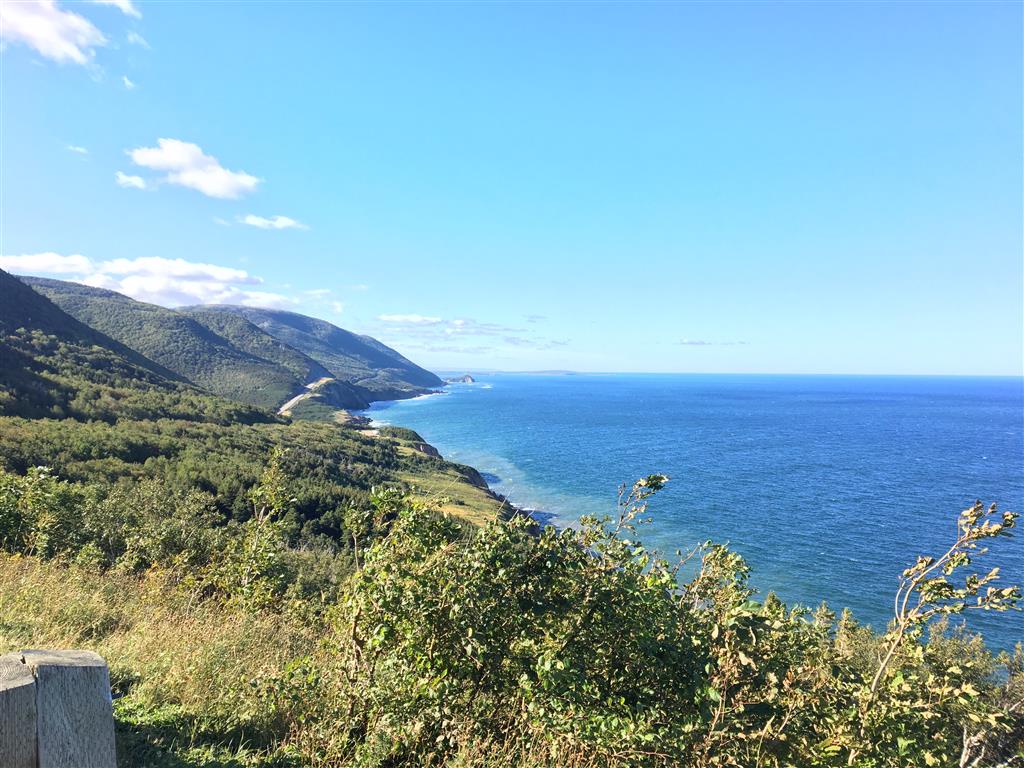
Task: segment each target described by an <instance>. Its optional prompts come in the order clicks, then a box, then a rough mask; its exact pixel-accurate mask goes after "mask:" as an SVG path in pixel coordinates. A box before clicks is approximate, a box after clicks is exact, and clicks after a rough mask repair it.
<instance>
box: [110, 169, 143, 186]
mask: <svg viewBox="0 0 1024 768" xmlns="http://www.w3.org/2000/svg"><path fill="white" fill-rule="evenodd" d="M114 180H115V181H117V186H119V187H124V188H125V189H146V180H145V179H144V178H142V177H141V176H129V175H128V174H127V173H124V172H123V171H118V172H117V173H115V174H114Z"/></svg>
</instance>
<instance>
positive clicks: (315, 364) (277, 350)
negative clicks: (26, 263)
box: [22, 277, 441, 409]
mask: <svg viewBox="0 0 1024 768" xmlns="http://www.w3.org/2000/svg"><path fill="white" fill-rule="evenodd" d="M22 280H23V281H24V282H25V283H27V284H28V285H30V286H31V287H32V288H34V289H35V290H36V291H38V292H40V293H42V294H43V295H45V296H46V297H47V298H49V299H51V300H52V301H53V302H54V303H55V304H57V305H58V306H59V307H60V308H61V309H63V310H64V311H65V312H67V313H68V314H70V315H72V316H73V317H74V318H75V319H77V320H79V321H81V322H82V323H84V324H86V325H88V326H89V327H91V328H93V329H96V330H97V331H100V332H102V333H104V334H107V335H108V336H110V337H111V338H113V339H114V340H116V341H118V342H120V343H121V344H123V345H125V346H126V347H128V348H130V349H132V350H134V351H135V352H137V353H139V354H140V355H143V356H145V358H147V359H149V360H151V361H153V362H154V363H156V364H158V365H159V366H161V367H163V368H164V369H165V370H166V371H169V372H173V373H174V374H175V375H177V376H178V377H180V378H182V379H183V380H186V381H188V382H191V383H193V384H195V385H197V386H199V387H202V388H203V389H206V390H208V391H209V392H212V393H214V394H217V395H220V396H222V397H226V398H229V399H231V400H237V401H239V402H243V403H248V404H250V405H256V406H259V407H262V408H271V409H274V408H277V407H278V406H280V405H281V404H282V403H284V402H285V401H286V400H288V399H289V398H290V397H292V396H293V395H296V394H298V393H300V392H302V391H303V388H304V386H305V385H306V384H308V383H311V382H313V381H317V380H319V379H322V378H337V379H339V380H340V381H339V382H338V383H337V384H336V385H334V386H333V387H332V390H331V392H332V398H331V400H330V406H331V407H335V408H365V407H366V406H367V405H368V404H369V402H370V401H372V400H381V399H387V398H392V397H394V398H401V397H409V396H410V395H415V394H419V393H420V392H423V391H425V388H426V387H430V386H439V385H440V384H441V381H440V379H438V378H437V377H436V376H434V375H433V374H431V373H429V372H428V371H425V370H423V369H422V368H419V367H418V366H416V365H414V364H413V363H411V362H409V361H408V360H406V359H405V358H404V357H402V356H401V355H400V354H398V353H397V352H395V351H394V350H393V349H390V348H389V347H386V346H384V345H383V344H381V343H380V342H377V341H376V340H374V339H370V338H369V337H364V336H356V335H355V334H352V333H349V332H348V331H344V330H342V329H340V328H336V327H335V326H333V325H331V324H330V323H325V322H324V321H321V320H315V319H313V318H309V317H305V316H304V315H296V314H294V313H287V312H285V313H279V312H270V311H269V310H249V309H248V308H244V307H205V306H202V307H190V308H185V309H182V310H172V309H167V308H165V307H160V306H157V305H155V304H147V303H145V302H141V301H136V300H134V299H131V298H129V297H127V296H124V295H122V294H119V293H116V292H114V291H108V290H105V289H103V288H94V287H91V286H86V285H81V284H78V283H72V282H66V281H62V280H50V279H46V278H39V277H25V278H22ZM250 313H253V314H252V315H251V316H250ZM260 313H268V314H269V315H272V316H274V317H277V316H279V315H283V316H287V317H288V319H289V321H290V322H291V323H292V325H293V326H294V327H296V328H307V329H309V331H308V332H297V333H293V334H291V335H290V336H289V335H288V334H283V335H282V334H281V333H277V332H275V331H276V329H277V328H278V326H282V327H283V326H284V324H283V323H281V322H277V321H274V322H272V323H269V325H270V326H271V327H268V328H264V327H261V326H262V325H267V324H268V323H267V320H266V319H265V318H264V316H263V315H262V314H260ZM253 320H257V321H259V322H258V323H254V322H253ZM289 327H291V326H289ZM328 329H329V330H328ZM321 336H322V337H323V340H322V341H320V342H319V344H317V343H313V341H314V340H316V339H319V338H320V337H321ZM292 340H295V341H297V342H298V343H297V344H293V343H291V342H292ZM307 348H308V349H311V350H313V352H312V353H309V352H307Z"/></svg>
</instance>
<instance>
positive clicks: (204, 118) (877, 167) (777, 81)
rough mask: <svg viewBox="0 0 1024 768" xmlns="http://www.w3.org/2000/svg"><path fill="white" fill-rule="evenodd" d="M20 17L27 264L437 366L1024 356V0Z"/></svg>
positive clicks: (13, 203)
mask: <svg viewBox="0 0 1024 768" xmlns="http://www.w3.org/2000/svg"><path fill="white" fill-rule="evenodd" d="M3 14H4V19H3V25H2V29H3V35H4V41H3V52H2V53H0V65H2V73H0V86H2V105H0V121H2V131H3V133H2V138H0V151H2V163H0V185H2V202H0V214H2V222H0V266H3V267H4V268H6V269H11V270H12V271H16V272H21V273H35V274H49V275H51V276H56V277H63V278H65V279H80V280H84V281H87V282H90V283H92V284H95V285H103V286H107V287H112V288H115V289H118V290H122V291H125V292H127V293H129V294H131V295H134V296H136V297H138V298H142V299H145V300H151V301H158V302H160V303H165V304H168V305H175V304H181V303H195V302H202V301H233V302H247V303H256V304H271V305H275V306H282V307H286V308H290V309H294V310H296V311H299V312H305V313H308V314H312V315H316V316H320V317H324V318H326V319H328V320H331V321H332V322H335V323H337V324H338V325H341V326H343V327H346V328H350V329H352V330H356V331H360V332H366V333H371V334H373V335H375V336H377V337H378V338H381V339H382V340H383V341H385V342H387V343H389V344H392V345H393V346H395V347H396V348H398V349H399V350H400V351H402V352H404V353H405V354H407V355H408V356H409V357H411V358H412V359H414V360H416V361H417V362H420V363H422V364H424V365H427V366H432V367H435V368H443V369H473V368H498V369H520V370H524V369H548V368H568V369H576V370H591V371H616V370H629V371H712V372H732V371H737V372H744V371H746V372H793V373H799V372H824V373H952V374H1015V375H1020V374H1021V373H1022V366H1024V362H1022V355H1024V338H1022V334H1024V307H1022V294H1024V269H1022V261H1024V257H1022V146H1021V142H1022V138H1021V137H1022V103H1021V99H1022V97H1021V94H1022V77H1021V71H1022V66H1021V59H1022V52H1021V34H1020V30H1021V24H1022V18H1021V5H1020V4H1019V3H1010V2H1007V3H984V2H971V3H963V4H958V3H926V2H915V3H909V2H908V3H891V4H890V3H788V4H770V3H750V4H744V3H723V4H702V3H689V4H687V3H650V4H626V3H623V4H615V3H601V4H596V3H595V4H588V3H582V2H581V3H567V2H565V3H551V4H547V3H529V4H527V3H520V4H511V3H510V4H495V3H491V4H483V3H480V4H473V3H445V4H431V3H390V4H331V3H301V2H291V3H280V4H274V3H202V4H200V3H184V2H182V3H176V2H159V3H157V2H135V3H131V2H129V1H128V0H118V1H117V2H107V3H71V2H61V3H54V2H43V3H4V7H3ZM161 139H162V140H163V142H161V141H160V140H161Z"/></svg>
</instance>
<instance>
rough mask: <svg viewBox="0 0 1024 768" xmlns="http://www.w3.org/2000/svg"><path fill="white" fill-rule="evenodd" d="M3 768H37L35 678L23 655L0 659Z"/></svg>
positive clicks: (0, 743) (1, 757)
mask: <svg viewBox="0 0 1024 768" xmlns="http://www.w3.org/2000/svg"><path fill="white" fill-rule="evenodd" d="M0 765H2V766H5V768H6V767H7V766H9V767H10V768H36V679H35V678H34V677H33V676H32V671H31V670H30V669H29V668H28V667H27V666H25V664H24V663H22V661H21V654H20V653H8V654H6V655H4V656H0Z"/></svg>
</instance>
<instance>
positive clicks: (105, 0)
mask: <svg viewBox="0 0 1024 768" xmlns="http://www.w3.org/2000/svg"><path fill="white" fill-rule="evenodd" d="M90 2H92V3H93V4H94V5H112V6H114V7H115V8H117V9H119V10H120V11H121V13H123V14H124V15H125V16H131V17H132V18H133V19H141V18H142V13H141V12H140V11H139V9H138V8H136V7H135V3H133V2H132V0H90Z"/></svg>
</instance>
